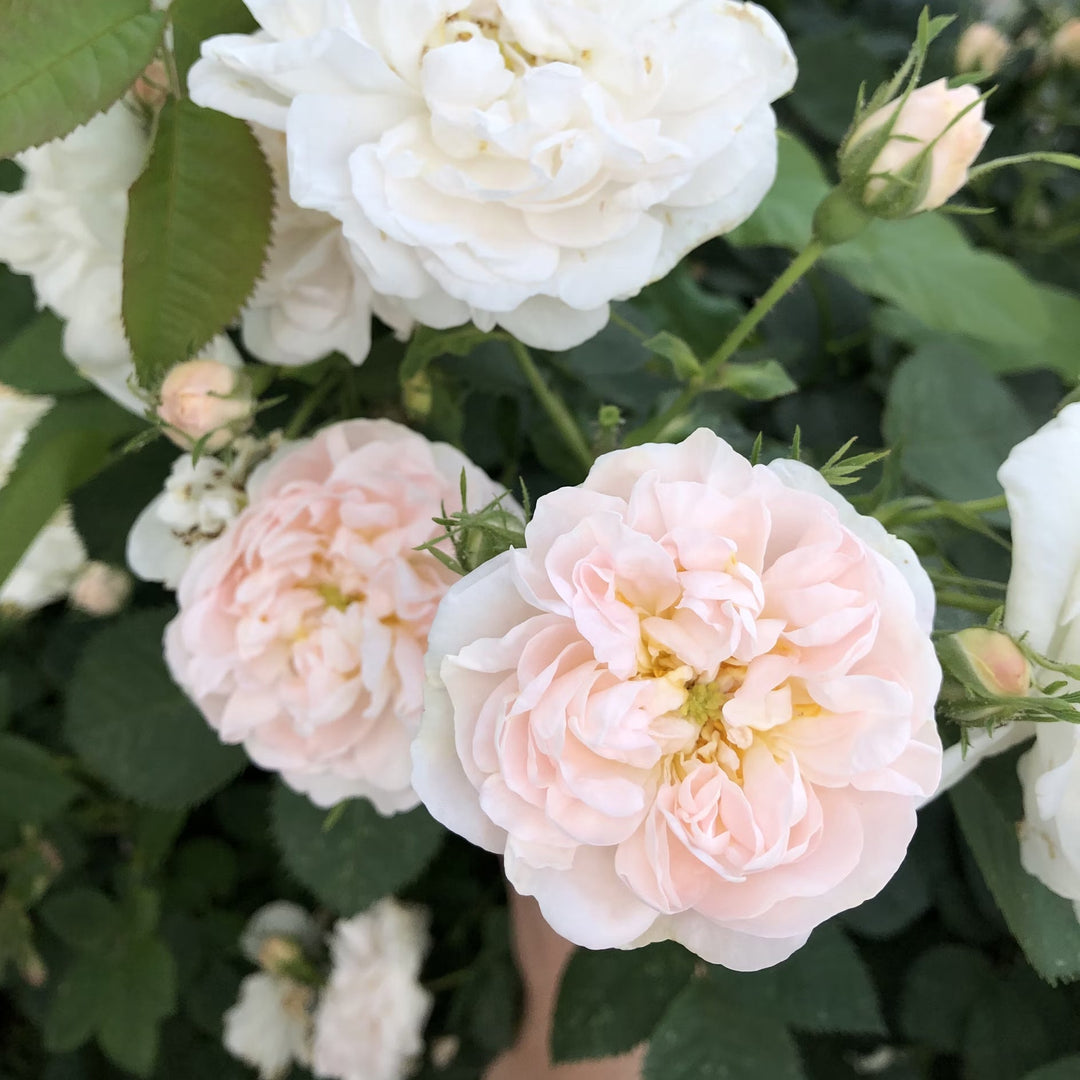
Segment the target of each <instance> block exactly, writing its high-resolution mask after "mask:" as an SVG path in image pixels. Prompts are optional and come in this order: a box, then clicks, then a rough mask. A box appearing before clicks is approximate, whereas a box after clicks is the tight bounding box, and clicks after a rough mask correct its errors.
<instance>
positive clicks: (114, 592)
mask: <svg viewBox="0 0 1080 1080" xmlns="http://www.w3.org/2000/svg"><path fill="white" fill-rule="evenodd" d="M129 596H131V575H130V574H129V573H128V572H127V571H126V570H121V569H120V568H119V567H116V566H110V565H109V564H108V563H103V562H97V561H94V562H89V563H87V564H86V565H85V566H84V567H83V568H82V571H81V572H80V573H79V576H78V578H76V580H75V583H74V584H73V585H72V586H71V593H70V596H69V599H70V601H71V606H72V607H74V608H77V609H78V610H79V611H81V612H83V613H84V614H86V615H94V616H96V617H97V618H105V617H106V616H108V615H115V614H116V613H117V612H118V611H119V610H120V609H121V608H122V607H123V606H124V605H125V604H126V603H127V601H128V597H129Z"/></svg>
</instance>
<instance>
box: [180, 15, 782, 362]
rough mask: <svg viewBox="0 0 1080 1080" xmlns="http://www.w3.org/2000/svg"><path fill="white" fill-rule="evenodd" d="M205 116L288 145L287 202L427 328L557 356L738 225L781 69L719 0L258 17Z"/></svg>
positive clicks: (228, 42)
mask: <svg viewBox="0 0 1080 1080" xmlns="http://www.w3.org/2000/svg"><path fill="white" fill-rule="evenodd" d="M248 6H249V8H250V9H251V10H252V12H253V13H254V14H255V16H256V18H257V19H258V20H259V22H260V24H261V27H262V28H261V29H260V30H259V31H258V32H257V33H255V34H251V35H226V36H222V37H217V38H212V39H211V40H210V41H208V42H206V43H204V46H203V59H202V61H201V62H200V63H198V64H196V66H195V67H194V68H193V69H192V72H191V75H190V79H189V85H190V87H191V93H192V97H193V99H194V100H196V101H197V102H198V103H199V104H202V105H208V106H210V107H212V108H217V109H221V110H222V111H224V112H227V113H230V114H232V115H234V116H239V117H242V118H244V119H246V120H250V121H253V122H255V123H258V124H261V125H264V126H266V127H270V128H273V129H275V130H277V131H283V132H285V133H286V135H287V139H288V150H289V184H290V193H291V195H292V198H293V200H294V201H295V202H296V203H298V204H299V205H300V206H304V207H307V208H309V209H315V210H322V211H325V212H327V213H330V214H332V215H333V216H334V217H336V218H337V219H338V220H339V221H340V222H341V224H342V227H343V231H344V235H345V238H346V239H347V241H348V242H349V246H350V249H351V251H352V255H353V257H354V258H355V260H356V262H357V264H358V265H359V266H360V268H361V269H362V270H363V272H364V274H365V275H366V277H367V278H368V280H369V281H370V282H371V284H372V286H373V288H374V289H375V290H376V291H377V292H378V293H381V294H384V295H386V296H392V297H397V298H399V299H400V300H401V301H402V303H403V305H404V307H405V308H406V309H407V310H408V312H409V313H410V314H411V315H412V316H413V317H414V318H416V319H417V320H418V321H421V322H423V323H425V324H427V325H429V326H436V327H448V326H454V325H458V324H461V323H464V322H467V321H468V320H469V319H472V320H473V321H475V322H476V324H477V325H478V326H480V327H482V328H484V329H491V328H492V327H493V326H494V325H495V324H499V325H501V326H503V327H505V328H506V329H507V330H509V331H510V332H512V333H514V334H516V335H517V336H518V337H519V338H521V339H522V340H523V341H525V342H527V343H529V344H532V345H536V346H541V347H546V348H568V347H570V346H572V345H575V344H578V343H580V342H581V341H584V340H585V339H586V338H588V337H590V336H591V335H592V334H595V333H596V332H597V331H598V330H600V329H601V327H602V326H603V325H604V324H605V322H606V321H607V317H608V302H609V301H611V300H613V299H620V298H626V297H630V296H633V295H634V294H635V293H637V292H638V291H639V290H640V289H641V288H642V287H643V286H645V285H646V284H648V283H649V282H650V281H653V280H656V279H657V278H659V277H662V276H663V275H664V274H666V273H667V272H668V271H669V270H670V269H671V268H672V267H673V266H674V265H675V263H676V262H677V261H678V260H679V259H680V258H681V257H682V256H683V255H684V254H686V252H688V251H689V250H691V249H692V248H693V247H695V246H697V245H698V244H700V243H701V242H702V241H703V240H706V239H708V238H709V237H712V236H716V235H719V234H721V233H724V232H727V231H728V230H730V229H732V228H734V227H735V226H736V225H738V224H739V223H740V222H742V221H743V220H745V219H746V217H748V216H749V214H750V213H751V212H752V211H753V210H754V208H755V207H756V206H757V205H758V203H759V202H760V201H761V199H762V198H763V197H764V195H765V193H766V192H767V191H768V189H769V187H770V185H771V184H772V181H773V177H774V175H775V166H776V134H775V119H774V116H773V113H772V109H771V108H770V103H771V102H772V101H774V100H775V99H776V98H777V97H779V96H780V95H782V94H784V93H786V92H787V91H788V90H790V89H791V86H792V85H793V83H794V81H795V73H796V65H795V58H794V55H793V54H792V52H791V49H790V47H789V45H788V43H787V40H786V38H785V37H784V34H783V32H782V31H781V29H780V28H779V26H778V25H777V24H776V22H775V21H774V20H773V18H772V17H771V16H770V15H769V14H768V13H767V12H765V11H764V10H763V9H762V8H760V7H757V6H755V5H754V4H748V3H736V2H734V0H718V2H716V0H645V2H640V3H635V4H631V5H626V4H623V5H613V4H612V3H610V0H471V2H469V0H438V2H434V3H421V2H419V0H371V2H368V3H363V4H349V3H342V2H330V3H322V4H312V3H309V2H307V0H260V2H259V3H254V2H249V3H248Z"/></svg>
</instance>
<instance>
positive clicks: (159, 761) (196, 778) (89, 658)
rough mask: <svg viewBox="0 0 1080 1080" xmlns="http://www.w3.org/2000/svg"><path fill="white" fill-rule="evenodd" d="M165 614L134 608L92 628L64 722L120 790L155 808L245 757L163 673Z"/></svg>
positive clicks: (92, 763) (220, 778) (203, 789)
mask: <svg viewBox="0 0 1080 1080" xmlns="http://www.w3.org/2000/svg"><path fill="white" fill-rule="evenodd" d="M170 615H171V612H170V611H168V610H151V611H140V612H138V613H136V614H132V615H128V616H125V617H123V618H121V619H118V620H117V621H116V622H114V623H112V624H111V625H109V626H107V627H106V628H105V629H104V630H101V631H99V632H98V633H97V634H95V635H94V637H93V638H92V639H91V640H90V643H89V645H87V647H86V649H85V651H84V652H83V655H82V657H81V658H80V660H79V662H78V664H77V666H76V668H75V671H74V673H73V675H72V678H71V688H70V694H69V696H68V700H67V721H66V724H65V728H64V731H65V735H66V736H67V739H68V741H69V742H70V743H71V745H72V746H73V747H74V748H75V750H76V751H77V752H78V754H79V756H80V757H81V758H82V759H83V761H85V762H86V764H87V765H88V766H89V767H90V768H92V769H93V770H94V771H95V772H96V773H98V774H99V775H100V776H101V777H103V778H104V779H105V780H107V781H108V782H109V784H111V785H112V786H113V787H114V788H115V789H116V790H117V791H118V792H119V793H120V794H122V795H124V796H125V797H126V798H129V799H133V800H134V801H135V802H138V803H140V804H142V805H144V806H150V807H154V808H157V809H161V810H176V809H182V808H183V807H186V806H191V805H194V804H195V803H199V802H202V801H203V800H204V799H206V798H208V797H209V796H210V795H212V794H213V793H214V792H215V791H217V790H219V789H220V788H222V787H224V785H225V784H227V783H228V782H229V781H230V780H231V779H232V778H233V777H234V776H236V775H237V773H239V772H240V770H241V769H243V767H244V765H245V762H246V759H245V757H244V753H243V751H242V750H240V749H239V748H237V747H232V746H222V745H221V743H220V742H218V739H217V736H216V735H215V734H214V732H213V731H211V729H210V727H209V726H208V725H207V723H206V721H205V720H204V719H203V718H202V716H201V715H200V714H199V711H198V709H196V708H195V706H194V705H192V704H191V702H190V701H188V699H187V698H186V697H185V696H184V693H183V691H182V690H180V688H179V687H177V686H176V685H175V684H174V683H173V681H172V679H171V678H170V677H169V673H168V671H167V670H166V668H165V662H164V659H163V658H162V644H161V641H162V634H163V632H164V629H165V624H166V622H167V621H168V619H169V617H170Z"/></svg>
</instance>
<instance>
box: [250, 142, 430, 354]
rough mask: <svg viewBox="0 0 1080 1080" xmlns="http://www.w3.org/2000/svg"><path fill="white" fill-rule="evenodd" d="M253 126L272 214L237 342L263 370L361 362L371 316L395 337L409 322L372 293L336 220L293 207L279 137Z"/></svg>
mask: <svg viewBox="0 0 1080 1080" xmlns="http://www.w3.org/2000/svg"><path fill="white" fill-rule="evenodd" d="M253 126H254V129H255V134H256V135H257V136H258V139H259V142H260V143H261V144H262V148H263V151H264V152H265V153H266V156H267V159H268V160H269V162H270V165H271V167H272V168H273V171H274V181H275V185H276V188H277V213H276V215H275V217H274V234H273V239H272V241H271V245H270V251H269V254H268V255H267V260H266V267H265V269H264V270H263V275H262V280H261V281H260V282H259V285H258V287H257V288H256V290H255V295H254V297H252V299H251V301H250V303H249V304H248V306H247V308H246V309H245V311H244V314H243V318H242V325H243V334H244V344H245V345H246V346H247V348H248V349H249V350H250V351H251V352H252V353H253V354H254V355H255V356H257V357H258V358H259V359H260V360H264V361H266V363H268V364H285V365H294V364H306V363H310V362H311V361H313V360H318V359H319V358H320V357H323V356H325V355H326V354H327V353H331V352H334V351H337V352H340V353H342V354H344V355H345V356H347V357H348V358H349V360H351V361H352V362H353V363H354V364H359V363H362V362H363V361H364V359H365V358H366V357H367V354H368V349H369V348H370V347H371V314H372V311H374V312H375V313H376V314H377V315H378V316H379V318H380V319H382V320H383V322H385V323H386V324H387V325H389V326H392V327H393V328H394V329H395V330H396V331H398V333H399V334H407V333H408V332H409V330H410V329H411V328H412V319H411V318H410V317H409V315H408V313H407V312H406V311H405V310H404V309H403V308H402V307H401V306H400V304H398V303H397V302H396V301H392V300H389V299H387V298H386V297H383V296H378V295H377V294H376V293H374V292H373V291H372V288H371V285H370V284H369V282H368V280H367V278H366V277H365V276H364V275H363V274H362V273H361V272H360V270H359V268H358V267H357V266H356V264H355V263H354V262H353V260H352V258H351V257H350V255H349V245H348V243H347V242H346V240H345V238H344V236H342V233H341V225H340V224H339V223H338V221H337V220H336V219H335V218H333V217H331V216H330V215H329V214H324V213H320V212H319V211H318V210H304V209H303V208H301V207H299V206H297V205H296V203H294V202H293V201H292V199H291V198H290V196H289V170H288V162H287V160H286V155H285V136H284V135H282V134H281V133H280V132H277V131H271V130H270V129H269V128H264V127H260V126H259V125H258V124H255V125H253Z"/></svg>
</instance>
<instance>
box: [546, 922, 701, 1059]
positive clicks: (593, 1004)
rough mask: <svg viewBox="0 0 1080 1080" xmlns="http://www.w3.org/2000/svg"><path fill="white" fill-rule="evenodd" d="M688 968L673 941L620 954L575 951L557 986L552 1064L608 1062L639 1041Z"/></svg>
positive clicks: (687, 956) (688, 958)
mask: <svg viewBox="0 0 1080 1080" xmlns="http://www.w3.org/2000/svg"><path fill="white" fill-rule="evenodd" d="M694 964H695V958H694V956H693V955H692V954H691V953H689V952H687V951H686V949H684V948H683V947H682V946H681V945H676V944H675V943H674V942H662V943H660V944H657V945H647V946H646V947H645V948H643V949H634V950H630V951H626V952H623V951H620V950H618V949H609V950H606V951H603V952H592V951H590V950H588V949H577V950H575V951H574V953H573V954H572V955H571V957H570V963H569V964H567V966H566V970H565V971H564V972H563V976H562V982H561V984H560V986H559V997H558V1003H557V1005H556V1008H555V1022H554V1027H553V1028H552V1031H551V1057H552V1060H553V1061H556V1062H561V1061H581V1060H583V1059H586V1058H600V1057H613V1056H615V1055H617V1054H624V1053H626V1052H627V1051H629V1050H632V1049H633V1048H634V1047H635V1046H637V1045H638V1044H639V1043H642V1042H645V1041H646V1040H647V1039H648V1038H649V1037H650V1036H651V1035H652V1033H653V1029H654V1028H655V1027H656V1025H657V1024H658V1023H659V1022H660V1018H661V1017H662V1016H663V1015H664V1012H665V1011H666V1010H667V1008H668V1006H669V1005H670V1004H671V1002H672V1000H673V999H674V998H675V996H676V995H677V994H678V993H679V991H681V990H682V989H683V987H684V986H686V984H687V983H688V982H689V981H690V978H691V976H692V975H693V974H694Z"/></svg>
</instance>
